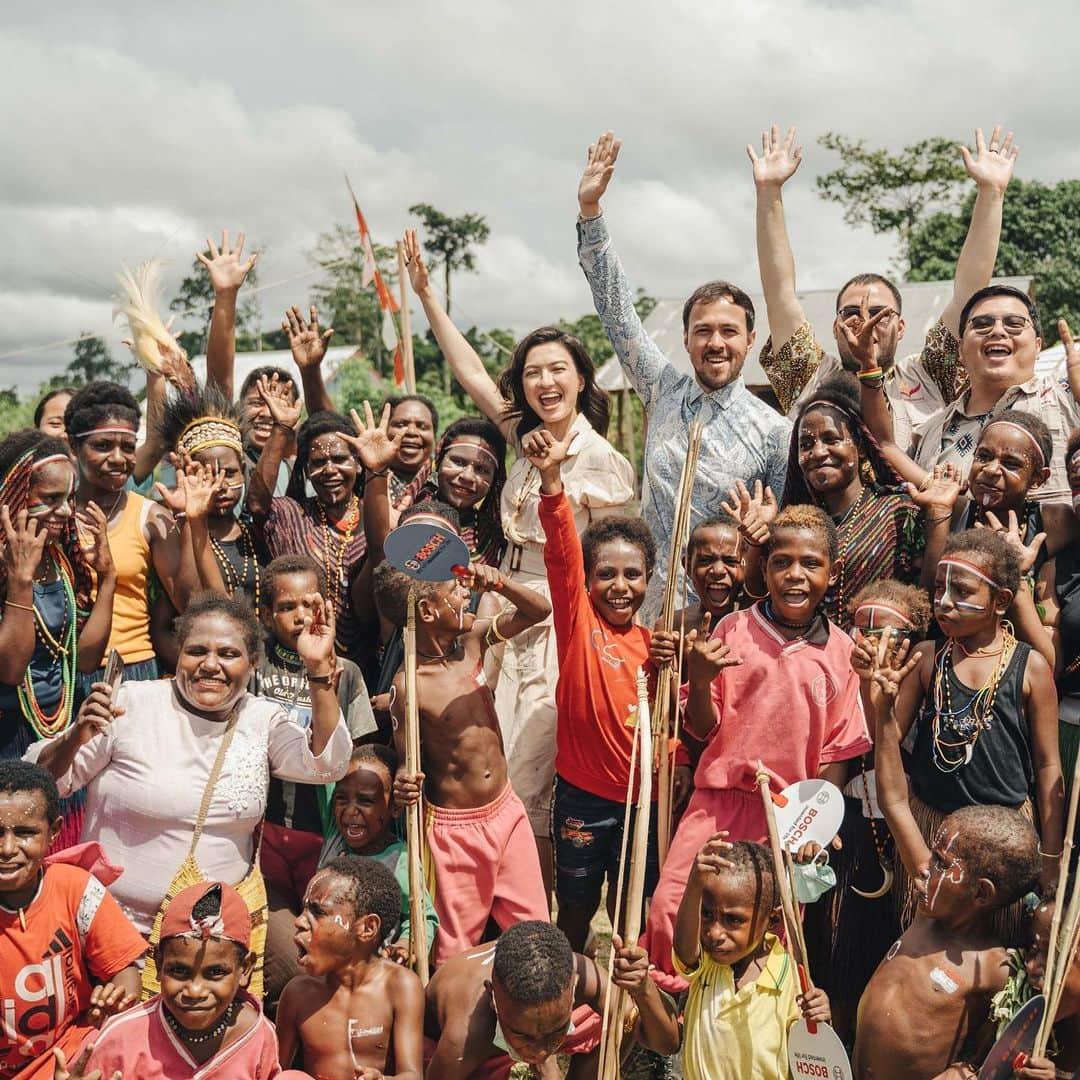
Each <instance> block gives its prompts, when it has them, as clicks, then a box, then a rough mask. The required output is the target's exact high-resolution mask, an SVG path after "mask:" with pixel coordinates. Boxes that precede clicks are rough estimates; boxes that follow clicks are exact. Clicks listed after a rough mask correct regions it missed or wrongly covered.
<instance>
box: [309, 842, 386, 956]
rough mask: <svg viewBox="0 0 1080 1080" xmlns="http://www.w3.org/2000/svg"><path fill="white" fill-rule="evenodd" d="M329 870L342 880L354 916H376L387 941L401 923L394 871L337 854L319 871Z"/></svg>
mask: <svg viewBox="0 0 1080 1080" xmlns="http://www.w3.org/2000/svg"><path fill="white" fill-rule="evenodd" d="M327 871H329V872H330V873H331V874H333V875H334V876H335V877H338V878H341V879H343V880H344V881H345V883H346V885H347V887H348V890H349V903H350V904H352V909H353V915H354V916H355V917H356V918H362V917H363V916H364V915H377V916H378V917H379V926H380V927H381V930H382V940H383V941H389V940H390V939H391V938H392V937H393V935H394V933H395V932H396V931H397V928H398V925H399V924H400V923H401V900H402V898H401V886H400V885H398V883H397V879H396V878H395V877H394V873H393V871H392V870H391V869H390V868H389V867H388V866H385V865H384V864H383V863H381V862H379V860H378V859H369V858H366V857H365V856H363V855H339V856H338V857H337V858H336V859H331V860H330V862H328V863H327V864H326V865H325V866H323V867H321V868H320V870H319V873H320V874H323V873H326V872H327Z"/></svg>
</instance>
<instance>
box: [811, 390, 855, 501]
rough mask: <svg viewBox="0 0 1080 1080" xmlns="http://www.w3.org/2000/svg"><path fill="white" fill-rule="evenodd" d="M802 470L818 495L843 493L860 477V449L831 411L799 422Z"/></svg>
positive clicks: (821, 411) (818, 411)
mask: <svg viewBox="0 0 1080 1080" xmlns="http://www.w3.org/2000/svg"><path fill="white" fill-rule="evenodd" d="M799 469H800V470H801V471H802V474H803V476H804V478H805V479H806V486H807V487H808V488H810V490H811V491H813V492H816V493H818V494H824V493H825V492H832V491H843V490H844V489H845V488H846V487H848V485H849V484H851V482H852V480H854V479H856V477H857V476H858V475H859V450H858V447H857V446H856V445H855V440H854V439H853V438H852V437H851V432H850V431H848V429H847V427H846V426H845V425H844V424H843V423H841V422H840V421H839V420H838V419H837V418H836V417H835V416H834V415H833V412H832V410H831V409H830V410H828V411H826V410H824V409H811V410H810V411H809V412H808V413H807V414H806V415H805V416H804V417H803V418H802V420H801V421H800V422H799Z"/></svg>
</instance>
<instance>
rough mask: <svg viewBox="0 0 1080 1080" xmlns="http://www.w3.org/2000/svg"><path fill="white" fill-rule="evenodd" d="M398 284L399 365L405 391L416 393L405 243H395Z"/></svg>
mask: <svg viewBox="0 0 1080 1080" xmlns="http://www.w3.org/2000/svg"><path fill="white" fill-rule="evenodd" d="M397 266H398V286H399V288H400V290H401V366H402V369H403V370H404V372H405V392H406V393H408V394H415V393H416V363H415V361H414V359H413V342H412V330H411V329H410V326H409V293H408V282H409V274H408V271H407V270H406V269H405V245H404V244H402V242H401V241H400V240H399V241H398V244H397Z"/></svg>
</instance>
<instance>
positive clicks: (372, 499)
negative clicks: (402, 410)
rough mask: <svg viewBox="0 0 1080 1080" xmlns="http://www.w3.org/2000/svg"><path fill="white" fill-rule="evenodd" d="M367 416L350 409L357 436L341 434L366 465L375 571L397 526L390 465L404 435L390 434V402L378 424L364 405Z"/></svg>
mask: <svg viewBox="0 0 1080 1080" xmlns="http://www.w3.org/2000/svg"><path fill="white" fill-rule="evenodd" d="M363 407H364V417H363V419H361V418H360V415H359V413H357V411H356V410H355V409H352V410H350V413H349V416H350V418H351V419H352V422H353V427H354V428H356V434H355V435H341V436H339V437H340V438H342V439H344V440H345V441H346V442H347V443H348V444H349V445H350V446H351V447H352V448H353V449H354V450H355V451H356V456H357V457H358V458H359V459H360V464H361V465H363V466H364V534H365V536H366V537H367V561H368V563H370V564H371V568H372V569H374V568H375V567H376V566H378V565H379V563H381V562H382V561H383V543H384V542H385V541H386V537H387V535H388V534H389V532H390V530H391V529H392V528H393V527H394V524H395V521H394V511H393V508H392V507H391V505H390V487H389V474H390V466H391V465H392V464H393V462H394V460H395V458H396V457H397V452H398V446H399V445H400V443H401V436H402V432H401V431H400V430H398V431H394V432H391V431H390V403H389V402H387V403H386V404H385V405H384V406H383V411H382V416H381V417H380V418H379V422H378V423H377V424H376V423H375V416H374V414H373V413H372V411H371V405H370V403H368V402H367V401H365V402H364V406H363Z"/></svg>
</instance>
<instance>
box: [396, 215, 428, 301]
mask: <svg viewBox="0 0 1080 1080" xmlns="http://www.w3.org/2000/svg"><path fill="white" fill-rule="evenodd" d="M401 246H402V248H403V249H404V253H405V269H406V270H408V272H409V284H410V285H411V286H412V291H413V292H414V293H416V295H417V296H420V297H422V296H423V295H424V294H425V293H428V292H430V291H431V278H430V277H429V276H428V268H427V264H426V263H425V262H424V256H423V255H421V254H420V241H419V240H418V239H417V238H416V230H415V229H406V230H405V235H404V236H403V237H402V239H401Z"/></svg>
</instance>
